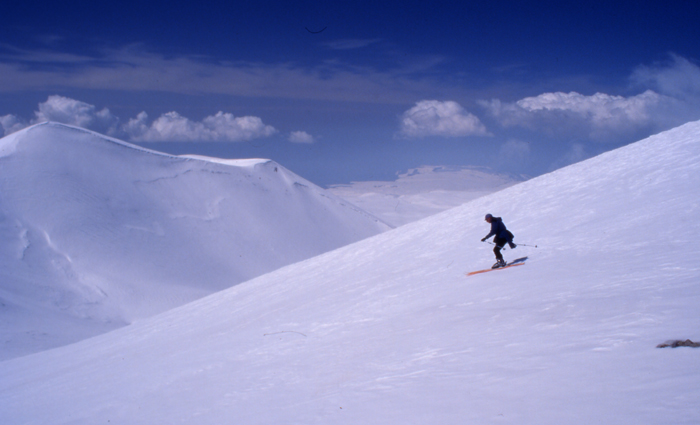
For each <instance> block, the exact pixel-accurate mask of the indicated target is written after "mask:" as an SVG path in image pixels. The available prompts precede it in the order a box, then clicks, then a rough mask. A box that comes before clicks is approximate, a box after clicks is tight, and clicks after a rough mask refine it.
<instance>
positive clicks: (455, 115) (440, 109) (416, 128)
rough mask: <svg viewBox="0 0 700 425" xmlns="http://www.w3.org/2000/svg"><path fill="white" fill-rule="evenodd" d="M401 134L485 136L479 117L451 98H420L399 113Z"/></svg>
mask: <svg viewBox="0 0 700 425" xmlns="http://www.w3.org/2000/svg"><path fill="white" fill-rule="evenodd" d="M400 134H401V135H402V136H405V137H412V138H413V137H426V136H441V137H460V136H485V135H488V134H489V133H488V132H487V131H486V127H484V125H483V124H482V123H481V121H480V120H479V118H477V117H476V116H475V115H473V114H471V113H469V112H467V111H466V110H465V109H464V108H462V106H461V105H460V104H459V103H457V102H453V101H445V102H440V101H438V100H422V101H420V102H417V103H416V106H414V107H413V108H411V109H409V110H408V111H406V112H404V113H403V115H402V116H401V130H400Z"/></svg>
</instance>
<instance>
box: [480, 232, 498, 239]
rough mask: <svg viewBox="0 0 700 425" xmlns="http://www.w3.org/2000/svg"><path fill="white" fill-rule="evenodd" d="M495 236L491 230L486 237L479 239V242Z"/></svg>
mask: <svg viewBox="0 0 700 425" xmlns="http://www.w3.org/2000/svg"><path fill="white" fill-rule="evenodd" d="M495 234H496V232H494V231H493V230H492V231H490V232H489V234H488V235H486V236H484V238H483V239H481V242H484V241H486V239H488V238H490V237H491V236H493V235H495Z"/></svg>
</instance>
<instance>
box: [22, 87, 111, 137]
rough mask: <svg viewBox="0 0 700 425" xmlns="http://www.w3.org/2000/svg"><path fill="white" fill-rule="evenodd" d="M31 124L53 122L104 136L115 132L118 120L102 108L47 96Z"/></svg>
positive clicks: (61, 97) (65, 98)
mask: <svg viewBox="0 0 700 425" xmlns="http://www.w3.org/2000/svg"><path fill="white" fill-rule="evenodd" d="M34 114H35V119H34V120H33V121H32V122H33V123H40V122H44V121H55V122H60V123H63V124H69V125H74V126H77V127H83V128H88V129H91V130H95V131H99V132H101V133H104V134H110V135H114V134H115V133H116V132H117V128H118V125H119V118H117V117H115V116H114V115H112V114H111V113H110V112H109V109H107V108H104V109H102V110H100V111H98V110H97V108H95V106H94V105H90V104H88V103H85V102H81V101H79V100H75V99H70V98H67V97H63V96H49V98H48V100H47V101H46V102H43V103H40V104H39V110H38V111H36V112H35V113H34Z"/></svg>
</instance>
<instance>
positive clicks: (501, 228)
mask: <svg viewBox="0 0 700 425" xmlns="http://www.w3.org/2000/svg"><path fill="white" fill-rule="evenodd" d="M493 235H496V237H497V238H499V239H502V240H506V241H508V242H510V241H512V240H513V234H512V233H510V232H509V231H508V229H506V225H505V224H503V220H501V217H492V218H491V232H489V234H488V235H486V236H485V237H484V239H488V238H490V237H491V236H493Z"/></svg>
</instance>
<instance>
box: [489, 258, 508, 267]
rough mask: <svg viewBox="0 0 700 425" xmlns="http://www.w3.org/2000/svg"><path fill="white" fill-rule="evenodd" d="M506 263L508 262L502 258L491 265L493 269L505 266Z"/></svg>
mask: <svg viewBox="0 0 700 425" xmlns="http://www.w3.org/2000/svg"><path fill="white" fill-rule="evenodd" d="M505 265H506V262H505V261H503V259H500V260H498V261H496V264H494V265H493V266H491V268H492V269H497V268H499V267H503V266H505Z"/></svg>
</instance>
